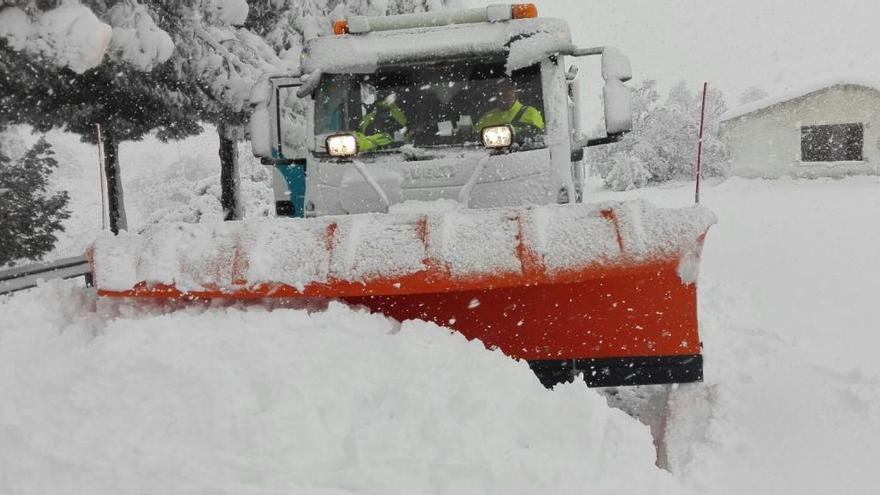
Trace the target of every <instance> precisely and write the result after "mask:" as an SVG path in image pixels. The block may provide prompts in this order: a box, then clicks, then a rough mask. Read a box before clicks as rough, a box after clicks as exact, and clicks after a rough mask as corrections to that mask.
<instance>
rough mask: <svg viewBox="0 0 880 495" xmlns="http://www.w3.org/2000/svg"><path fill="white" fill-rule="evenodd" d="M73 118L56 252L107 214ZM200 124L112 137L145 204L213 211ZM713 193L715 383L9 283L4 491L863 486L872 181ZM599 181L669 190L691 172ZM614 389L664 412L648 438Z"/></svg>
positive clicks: (331, 316) (739, 187) (669, 193)
mask: <svg viewBox="0 0 880 495" xmlns="http://www.w3.org/2000/svg"><path fill="white" fill-rule="evenodd" d="M56 137H57V136H56ZM64 139H66V138H57V139H53V142H54V143H55V144H56V150H57V151H58V152H59V155H61V154H63V153H64V154H65V155H66V156H67V157H68V158H69V159H70V161H69V162H68V165H67V166H68V167H69V169H67V170H65V169H64V166H65V165H63V164H62V168H61V169H60V170H59V172H58V176H57V177H56V180H58V179H60V178H62V177H67V179H65V182H66V184H67V185H68V186H69V187H70V188H71V189H72V190H71V197H72V201H73V204H72V208H73V209H74V212H75V214H74V217H73V218H71V220H70V223H69V231H68V232H66V233H65V234H63V236H62V238H61V242H60V244H59V246H58V249H57V253H58V255H59V256H61V255H70V254H78V251H79V250H81V249H82V246H84V244H85V242H86V241H87V240H88V239H89V238H90V237H91V236H93V235H94V231H95V230H96V229H97V228H98V227H99V226H100V215H99V214H98V213H97V207H98V205H99V204H100V196H98V195H97V194H95V192H94V191H95V189H96V186H95V185H96V184H97V183H98V177H97V171H96V166H95V165H94V158H93V155H92V153H93V152H94V150H93V149H91V148H89V147H85V146H84V145H81V144H79V143H76V142H73V141H71V142H70V143H67V142H66V141H64ZM215 139H216V138H214V137H213V136H210V134H208V135H205V136H202V137H199V138H194V139H192V140H188V141H185V142H183V143H179V144H170V145H157V144H156V142H155V141H150V140H147V141H145V142H144V143H137V144H136V145H134V146H132V147H130V148H129V149H128V150H126V149H125V148H123V151H122V153H123V175H124V177H125V180H126V186H127V190H126V200H127V203H128V205H129V213H130V215H131V221H132V224H133V225H134V226H135V227H136V226H138V225H143V224H144V223H145V222H147V221H149V219H150V217H151V215H154V214H155V212H156V210H157V209H159V208H160V207H163V206H166V204H165V203H166V202H167V201H173V202H175V204H178V205H179V206H181V208H183V207H185V206H186V205H192V204H201V205H202V206H203V207H204V208H205V209H206V211H207V210H209V209H210V206H208V205H209V204H210V201H207V200H198V199H197V198H198V196H199V195H198V194H196V193H192V192H190V191H192V189H193V188H192V184H193V183H196V184H199V183H200V181H208V182H209V181H210V180H213V179H214V178H215V177H216V174H217V172H216V170H215V169H213V168H212V166H213V165H212V164H213V163H215V162H214V161H215V160H216V158H215V157H216V146H215V144H214V143H215ZM63 146H67V147H68V148H69V149H68V150H67V152H66V153H65V152H64V151H62V150H61V148H62V147H63ZM244 151H246V150H243V152H244ZM126 153H130V154H129V155H128V157H126ZM126 158H128V161H125V160H126ZM80 162H81V164H80V166H79V167H77V166H76V165H75V163H80ZM89 170H94V176H92V177H90V176H89V173H91V172H89ZM245 170H247V172H246V173H247V174H251V175H253V176H255V177H256V179H255V180H254V181H252V182H253V184H259V183H260V181H259V179H260V175H259V174H260V171H259V170H258V169H253V170H251V169H250V168H248V167H245ZM64 174H66V175H64ZM150 180H167V181H170V183H171V184H174V186H173V187H172V186H167V185H166V186H164V187H162V188H158V186H156V185H150V182H149V181H150ZM208 182H205V184H206V185H207V184H208ZM178 186H179V187H178ZM211 187H215V186H211ZM261 194H263V193H261V192H260V191H259V189H258V188H257V187H256V186H255V188H254V189H253V190H252V191H251V192H249V193H247V197H248V198H249V199H248V201H253V204H256V205H264V204H265V203H266V200H265V199H260V198H261V196H260V195H261ZM91 195H94V197H93V198H92V196H91ZM702 196H703V201H704V203H705V204H706V205H707V206H709V207H710V208H711V209H713V210H714V211H715V212H716V213H717V214H718V217H719V223H718V225H716V226H714V227H713V228H712V229H711V230H710V232H709V236H708V238H707V241H706V246H705V251H704V257H703V265H702V271H701V274H700V291H699V297H700V318H701V323H702V336H703V340H704V344H705V347H704V356H705V360H706V364H705V376H706V381H705V382H704V383H701V384H692V385H686V386H685V385H683V386H679V387H674V388H672V389H671V390H669V389H667V388H665V387H643V388H640V389H638V390H632V389H627V390H621V391H619V393H617V394H616V395H609V394H608V392H607V391H606V392H604V393H603V392H600V391H597V390H588V389H586V388H585V387H583V386H580V385H578V384H573V385H568V386H563V387H560V388H557V389H556V390H554V391H546V390H544V389H543V388H541V387H540V385H539V384H538V382H537V380H536V379H535V378H534V377H533V376H532V375H531V373H530V372H529V370H528V368H527V367H526V366H525V365H523V364H521V363H515V362H513V361H511V360H509V359H506V358H504V357H503V356H501V355H499V354H498V353H496V352H490V351H486V350H485V349H483V348H482V346H481V345H479V343H474V342H471V343H469V342H466V341H465V340H464V339H463V338H461V337H459V336H457V335H455V334H451V333H449V332H448V331H446V330H444V329H442V328H438V327H436V326H433V325H429V324H426V323H423V322H407V323H404V324H402V325H400V324H397V323H395V322H392V321H389V320H388V319H386V318H384V317H381V316H377V315H368V314H366V313H364V312H361V311H358V310H357V309H352V308H348V307H345V306H342V305H338V304H331V305H330V306H329V307H305V308H304V307H291V306H290V305H289V304H285V302H283V301H275V302H272V303H271V304H268V305H264V304H247V305H244V304H235V305H222V304H211V305H193V306H172V305H156V304H145V303H137V304H134V303H120V302H118V301H108V300H98V299H97V298H96V297H95V296H94V294H93V293H92V292H91V291H89V290H87V289H84V288H81V287H78V286H77V283H76V282H56V283H49V284H45V285H43V286H42V287H39V288H37V289H34V290H31V291H28V292H25V293H20V294H16V295H13V296H8V297H3V298H0V321H2V322H3V324H2V325H0V392H2V396H0V397H2V401H0V487H3V490H0V491H2V492H3V493H28V494H31V493H34V494H35V493H89V494H101V493H114V494H119V493H169V494H170V493H326V494H330V493H334V494H336V493H339V494H341V493H403V492H405V493H543V492H550V491H556V490H559V491H561V492H564V493H581V492H585V493H627V494H630V493H651V494H654V493H710V494H728V493H729V494H737V495H739V494H743V493H748V494H764V493H766V494H774V495H778V494H783V493H810V494H817V493H871V492H873V491H876V490H877V487H878V486H880V472H878V470H877V469H876V468H875V465H876V459H877V458H878V457H880V445H878V444H880V360H878V359H877V358H876V354H875V353H876V352H877V349H878V347H880V332H878V330H880V319H878V317H877V316H876V315H877V311H876V307H877V297H878V294H880V279H878V274H880V257H878V256H877V251H878V249H880V229H877V228H876V224H877V220H876V219H877V217H878V216H880V178H876V177H855V178H849V179H843V180H797V181H793V180H781V181H761V180H740V179H730V180H727V181H724V182H720V183H714V184H708V185H706V187H705V188H704V190H703V195H702ZM591 197H592V198H594V199H596V200H600V199H610V198H621V197H643V198H646V199H648V200H650V201H652V202H654V203H655V204H658V205H662V206H673V205H685V204H688V203H689V202H690V201H692V197H693V190H692V185H691V184H674V185H667V186H663V187H657V188H652V189H648V190H643V191H631V192H627V193H609V192H604V191H599V190H595V191H592V194H591ZM169 198H171V199H169ZM174 198H177V199H174ZM199 201H204V204H202V203H200V202H199ZM260 208H261V207H260V206H257V207H255V208H254V209H252V211H251V213H252V214H257V213H256V212H257V211H258V210H259V209H260ZM168 214H172V213H168ZM93 217H94V218H93ZM667 394H668V398H667ZM606 397H607V398H608V399H609V400H610V401H611V402H613V403H614V404H616V405H619V406H620V407H621V408H623V409H626V410H628V411H630V412H632V413H633V414H635V415H638V416H639V417H641V418H642V419H643V420H644V421H646V422H649V423H652V424H653V425H654V434H655V436H656V440H657V443H658V444H659V449H658V450H657V451H655V448H654V446H653V445H652V436H651V434H650V432H649V430H648V428H647V427H645V426H644V425H642V424H641V423H639V422H638V421H636V420H635V419H633V418H632V417H630V416H628V415H627V414H624V413H623V412H622V411H621V410H619V409H616V408H612V407H609V406H608V405H607V402H606ZM664 402H665V403H666V407H665V408H664V407H656V406H657V405H658V404H659V405H661V406H662V405H663V403H664ZM645 404H650V405H652V406H653V409H651V408H647V407H645ZM658 451H659V463H660V464H661V465H663V466H665V467H666V468H667V469H668V472H667V471H664V470H662V469H659V468H657V467H656V466H655V462H657V454H658Z"/></svg>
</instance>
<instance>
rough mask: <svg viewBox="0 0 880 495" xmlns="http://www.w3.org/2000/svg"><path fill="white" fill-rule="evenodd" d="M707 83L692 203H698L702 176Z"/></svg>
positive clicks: (706, 83)
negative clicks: (695, 184)
mask: <svg viewBox="0 0 880 495" xmlns="http://www.w3.org/2000/svg"><path fill="white" fill-rule="evenodd" d="M708 85H709V83H708V82H704V83H703V105H702V107H701V108H700V139H699V140H698V141H697V186H696V191H695V192H694V203H696V204H699V203H700V176H701V175H702V172H703V169H702V158H703V123H704V122H705V121H706V87H707V86H708Z"/></svg>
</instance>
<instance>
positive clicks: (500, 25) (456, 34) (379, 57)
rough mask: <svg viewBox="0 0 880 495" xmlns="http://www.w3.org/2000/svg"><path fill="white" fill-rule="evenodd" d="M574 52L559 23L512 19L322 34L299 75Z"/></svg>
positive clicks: (518, 62) (523, 62)
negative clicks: (485, 57) (481, 57)
mask: <svg viewBox="0 0 880 495" xmlns="http://www.w3.org/2000/svg"><path fill="white" fill-rule="evenodd" d="M572 48H573V46H572V43H571V33H570V31H569V28H568V23H566V22H565V21H564V20H562V19H513V20H509V21H504V22H481V23H471V24H451V25H444V26H435V27H417V28H408V29H394V30H388V31H374V32H368V33H364V34H344V35H338V36H322V37H318V38H314V39H312V40H310V41H309V42H308V43H307V45H306V49H305V51H304V53H303V57H304V59H303V62H302V69H303V72H306V73H308V72H313V71H315V70H320V71H321V72H323V73H337V74H338V73H371V72H375V70H376V68H377V67H380V66H384V65H396V64H405V63H419V62H426V61H432V60H444V59H455V58H461V57H473V56H477V57H478V56H484V55H485V56H491V55H496V56H504V57H507V58H508V60H509V61H510V62H514V64H515V66H511V64H510V63H509V64H508V70H515V69H517V68H521V67H525V66H527V65H530V64H532V63H535V62H537V61H539V60H541V59H542V58H544V57H546V56H547V55H549V54H552V53H560V52H561V53H566V52H568V51H571V50H572Z"/></svg>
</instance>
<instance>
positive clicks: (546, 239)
mask: <svg viewBox="0 0 880 495" xmlns="http://www.w3.org/2000/svg"><path fill="white" fill-rule="evenodd" d="M333 30H334V34H333V35H327V36H319V37H316V38H314V39H311V40H309V41H308V42H307V43H306V45H305V48H304V50H303V52H302V61H301V73H299V74H294V75H272V76H268V77H266V78H265V79H264V80H263V81H261V82H260V83H259V84H257V85H256V86H255V87H254V89H253V91H252V95H251V102H252V106H253V113H252V118H251V123H250V135H251V141H252V146H253V151H254V154H255V155H256V156H258V157H260V158H261V161H262V162H263V163H264V164H265V165H267V166H270V167H272V169H273V177H274V179H273V189H274V192H275V200H276V201H275V206H276V212H277V217H276V218H273V219H260V220H250V221H247V222H225V223H221V222H218V223H216V224H198V225H189V226H181V225H162V226H156V227H154V228H151V229H150V230H148V231H146V232H142V233H139V234H136V235H135V234H123V235H120V236H117V237H116V238H109V237H108V238H102V239H99V241H98V242H96V244H95V245H94V247H93V250H92V263H93V267H94V271H95V279H96V285H97V287H98V291H99V294H101V295H104V296H121V297H149V298H181V297H182V298H228V299H245V298H262V297H288V298H332V299H340V300H343V301H346V302H348V303H351V304H354V305H359V306H364V307H366V308H369V309H370V310H371V311H376V312H381V313H384V314H386V315H388V316H390V317H393V318H396V319H398V320H406V319H414V318H418V319H423V320H427V321H432V322H435V323H437V324H438V325H441V326H444V327H449V328H451V329H454V330H456V331H458V332H460V333H462V334H463V335H465V336H466V337H467V338H469V339H479V340H480V341H482V343H483V344H484V345H485V346H486V347H488V348H490V349H498V350H500V351H501V352H503V353H505V354H507V355H509V356H511V357H513V358H517V359H522V360H526V361H528V363H529V365H530V366H531V368H532V369H533V370H534V371H535V373H536V374H537V375H538V377H539V378H540V379H541V381H542V382H543V383H544V384H545V385H548V386H550V385H552V384H555V383H558V382H560V381H565V380H570V379H572V378H573V377H575V376H577V375H582V376H583V377H584V379H585V380H586V382H587V383H588V385H590V386H618V385H634V384H648V383H671V382H692V381H698V380H701V378H702V363H703V361H702V355H701V343H700V338H699V334H698V325H697V304H696V297H697V294H696V273H697V265H698V263H699V256H700V251H701V247H702V243H703V239H704V237H705V234H706V231H707V229H708V228H709V226H710V225H711V224H712V223H713V222H714V217H713V216H712V213H711V212H709V211H708V210H706V209H704V208H702V207H685V208H678V209H664V208H655V207H653V206H652V205H650V204H648V203H646V202H644V201H638V200H637V201H628V202H605V203H585V202H584V198H583V182H584V177H583V170H584V168H583V166H582V163H581V162H582V159H583V151H584V148H585V147H588V146H594V145H601V144H606V143H611V142H614V141H616V140H618V139H619V138H620V136H622V135H623V134H624V133H626V132H628V131H629V130H630V127H631V110H630V90H629V89H628V88H627V87H626V86H625V84H624V83H625V82H626V81H627V80H629V79H630V77H631V73H630V64H629V61H628V60H627V59H626V57H624V56H623V55H621V54H620V53H619V52H618V51H617V50H615V49H613V48H610V47H598V48H578V47H576V46H574V45H573V44H572V42H571V35H570V32H569V28H568V25H567V24H566V22H565V21H563V20H559V19H543V18H538V17H537V11H536V8H535V7H534V6H533V5H531V4H518V5H493V6H489V7H486V8H475V9H467V10H453V11H441V12H430V13H421V14H406V15H398V16H388V17H351V18H349V19H346V20H342V21H338V22H336V23H335V24H334V26H333ZM578 57H601V72H602V78H603V80H604V88H603V90H602V91H603V95H604V113H605V134H604V135H602V136H600V137H594V138H587V137H584V135H583V133H582V132H581V129H580V122H579V120H580V119H579V117H578V115H579V111H578V109H579V108H580V103H579V98H580V95H579V91H578V90H577V87H578V86H577V84H576V81H577V68H576V67H575V66H574V65H572V66H570V67H569V68H568V69H566V61H567V60H572V59H576V58H578ZM303 115H304V116H305V117H304V118H303V117H302V116H303Z"/></svg>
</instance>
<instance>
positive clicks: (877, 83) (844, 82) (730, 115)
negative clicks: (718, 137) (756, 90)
mask: <svg viewBox="0 0 880 495" xmlns="http://www.w3.org/2000/svg"><path fill="white" fill-rule="evenodd" d="M844 86H858V87H862V88H868V89H872V90H874V91H880V80H872V79H861V78H849V79H827V80H824V81H820V82H816V83H812V84H809V85H806V86H802V87H800V88H796V89H793V90H789V91H785V92H783V93H779V94H776V95H773V96H769V97H767V98H762V99H760V100H757V101H753V102H751V103H746V104H745V105H741V106H739V107H736V108H733V109H731V110H729V111H727V112H726V113H724V115H722V116H721V121H722V122H726V121H729V120H735V119H738V118H740V117H744V116H746V115H749V114H751V113H755V112H758V111H760V110H765V109H768V108H770V107H774V106H776V105H780V104H782V103H786V102H789V101H792V100H796V99H798V98H803V97H805V96H809V95H811V94H813V93H818V92H820V91H825V90H828V89H831V88H836V87H844Z"/></svg>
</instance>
